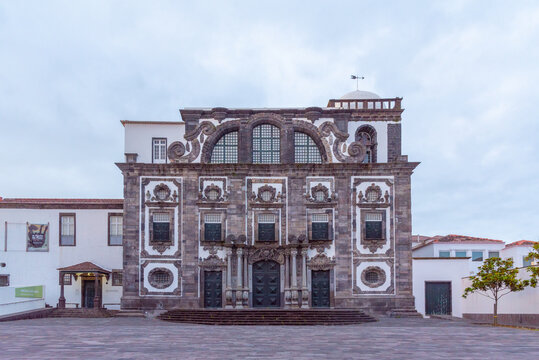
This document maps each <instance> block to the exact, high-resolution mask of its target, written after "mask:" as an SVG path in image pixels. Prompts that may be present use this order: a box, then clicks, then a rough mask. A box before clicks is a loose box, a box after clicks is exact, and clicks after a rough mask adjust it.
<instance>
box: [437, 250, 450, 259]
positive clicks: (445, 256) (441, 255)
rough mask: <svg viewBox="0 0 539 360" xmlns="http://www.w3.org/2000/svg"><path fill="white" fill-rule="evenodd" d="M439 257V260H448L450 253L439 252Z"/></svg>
mask: <svg viewBox="0 0 539 360" xmlns="http://www.w3.org/2000/svg"><path fill="white" fill-rule="evenodd" d="M439 255H440V257H441V258H448V257H450V256H451V251H440V252H439Z"/></svg>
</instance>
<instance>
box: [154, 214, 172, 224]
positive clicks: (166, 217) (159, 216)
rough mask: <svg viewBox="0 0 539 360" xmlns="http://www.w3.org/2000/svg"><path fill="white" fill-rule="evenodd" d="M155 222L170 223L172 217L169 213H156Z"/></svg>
mask: <svg viewBox="0 0 539 360" xmlns="http://www.w3.org/2000/svg"><path fill="white" fill-rule="evenodd" d="M153 222H170V217H169V215H168V214H167V213H154V214H153Z"/></svg>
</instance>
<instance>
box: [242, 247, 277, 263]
mask: <svg viewBox="0 0 539 360" xmlns="http://www.w3.org/2000/svg"><path fill="white" fill-rule="evenodd" d="M261 260H272V261H275V262H277V263H279V264H281V265H283V264H284V252H283V250H282V249H273V248H261V249H256V250H255V251H253V252H252V253H250V256H249V264H254V263H255V262H257V261H261Z"/></svg>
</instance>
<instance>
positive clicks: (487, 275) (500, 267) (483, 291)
mask: <svg viewBox="0 0 539 360" xmlns="http://www.w3.org/2000/svg"><path fill="white" fill-rule="evenodd" d="M470 280H471V281H472V285H471V286H470V287H467V288H466V289H464V294H462V297H463V298H466V297H467V296H468V295H469V294H472V293H475V292H477V293H478V294H480V295H483V296H486V297H488V298H490V299H492V300H494V314H493V316H494V319H493V324H494V325H497V324H498V300H500V298H502V297H503V296H505V295H507V294H509V293H511V292H516V291H521V290H524V288H525V287H526V286H529V285H530V281H529V280H522V279H519V278H518V269H515V268H514V267H513V259H500V258H499V257H492V258H488V259H486V260H485V262H484V263H483V265H481V266H480V267H479V271H478V272H477V274H476V275H474V276H470Z"/></svg>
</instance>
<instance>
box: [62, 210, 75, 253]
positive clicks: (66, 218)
mask: <svg viewBox="0 0 539 360" xmlns="http://www.w3.org/2000/svg"><path fill="white" fill-rule="evenodd" d="M75 231H76V227H75V214H60V246H75V244H76V242H75V235H76V233H75Z"/></svg>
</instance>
